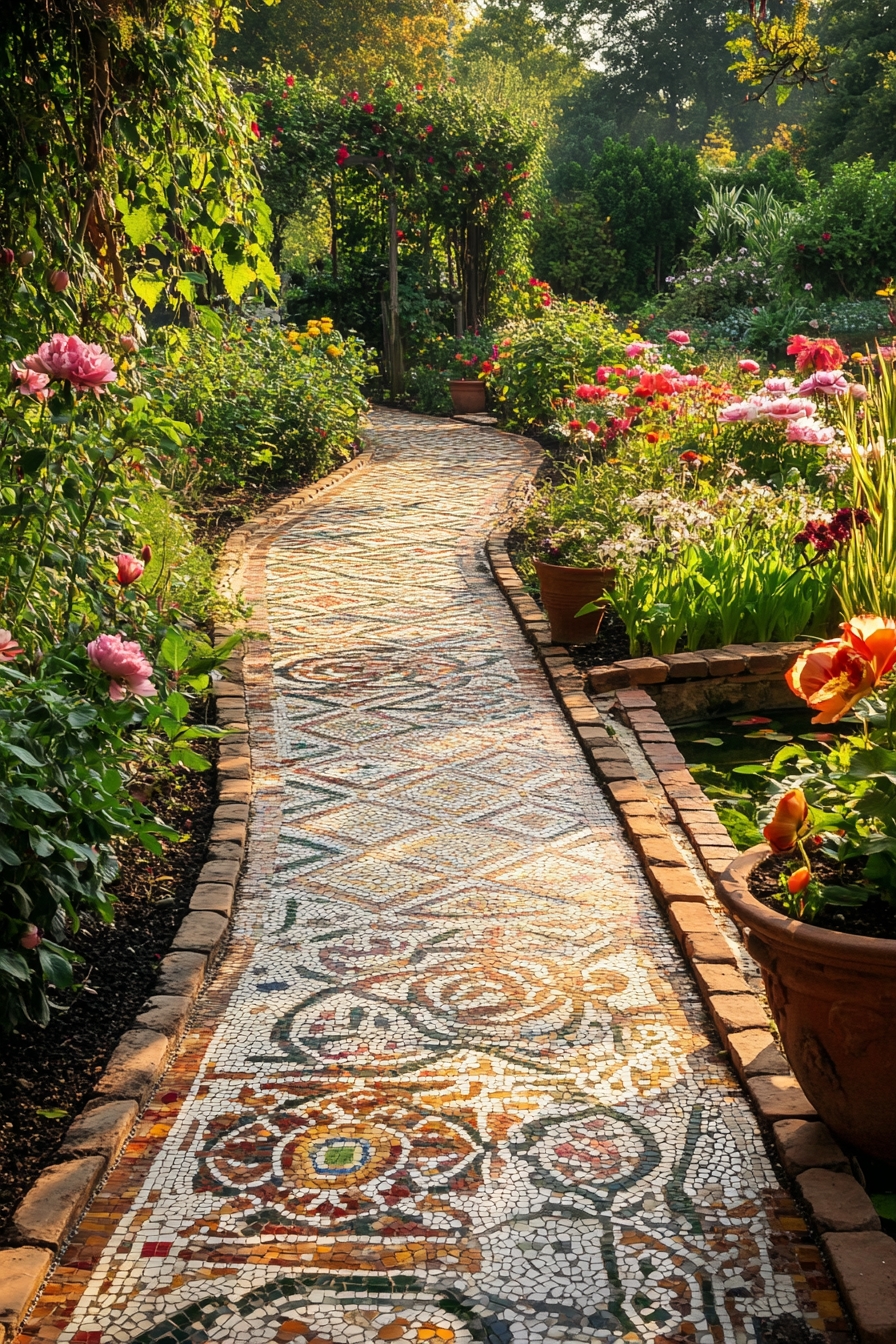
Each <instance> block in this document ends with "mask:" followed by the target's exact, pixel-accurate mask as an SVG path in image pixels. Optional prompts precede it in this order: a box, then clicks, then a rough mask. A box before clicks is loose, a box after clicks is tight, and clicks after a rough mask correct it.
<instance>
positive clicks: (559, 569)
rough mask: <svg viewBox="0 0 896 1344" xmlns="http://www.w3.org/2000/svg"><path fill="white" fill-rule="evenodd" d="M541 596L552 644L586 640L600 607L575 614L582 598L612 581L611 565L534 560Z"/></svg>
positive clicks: (601, 591) (595, 626) (593, 596)
mask: <svg viewBox="0 0 896 1344" xmlns="http://www.w3.org/2000/svg"><path fill="white" fill-rule="evenodd" d="M532 563H533V564H534V565H535V570H536V573H537V574H538V585H539V588H540V589H541V600H542V602H543V604H544V609H545V611H546V612H547V614H548V620H549V621H550V622H551V639H552V640H553V641H554V643H555V644H587V643H588V642H589V641H590V640H592V639H594V637H595V635H596V634H597V632H598V630H599V629H600V623H601V621H602V620H603V618H604V607H601V608H600V610H599V611H595V612H592V613H591V615H590V616H576V612H577V611H579V610H581V608H582V607H584V605H585V603H586V602H593V601H594V600H595V599H596V598H598V597H602V596H603V594H604V593H606V592H608V591H609V589H610V588H612V587H613V586H614V584H615V583H616V571H615V569H597V568H585V567H580V566H578V565H547V564H545V562H544V561H543V560H534V561H533V562H532Z"/></svg>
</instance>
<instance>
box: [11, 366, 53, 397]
mask: <svg viewBox="0 0 896 1344" xmlns="http://www.w3.org/2000/svg"><path fill="white" fill-rule="evenodd" d="M9 372H10V373H11V375H12V377H13V378H15V380H16V382H17V383H18V386H17V387H16V391H17V392H18V393H19V394H20V395H21V396H23V397H37V400H38V401H48V400H49V399H50V397H52V395H53V389H52V388H50V389H49V390H47V383H48V382H49V381H50V380H49V378H48V377H47V375H46V374H45V373H35V372H34V370H33V369H23V368H20V367H19V365H18V364H16V363H12V364H10V366H9Z"/></svg>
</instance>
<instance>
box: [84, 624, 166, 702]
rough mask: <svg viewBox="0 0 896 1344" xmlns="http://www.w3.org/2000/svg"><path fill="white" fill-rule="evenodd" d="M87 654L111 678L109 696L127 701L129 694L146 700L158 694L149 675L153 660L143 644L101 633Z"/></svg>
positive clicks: (90, 645) (92, 641)
mask: <svg viewBox="0 0 896 1344" xmlns="http://www.w3.org/2000/svg"><path fill="white" fill-rule="evenodd" d="M87 657H88V658H89V659H90V661H91V662H92V663H93V665H94V667H96V668H99V670H100V672H103V673H105V675H106V676H107V677H108V678H109V696H110V698H111V699H112V700H116V701H118V700H123V699H124V698H125V696H126V695H136V696H138V697H140V698H141V699H145V698H147V697H149V696H152V695H158V691H157V690H156V688H155V686H153V684H152V682H151V681H150V680H149V678H150V677H151V676H152V663H151V662H150V661H149V659H148V658H147V657H146V654H145V653H144V652H143V650H142V649H141V647H140V645H139V644H136V643H134V642H133V641H132V640H126V639H123V638H122V637H121V635H98V636H97V638H96V639H92V640H91V641H90V643H89V644H88V645H87Z"/></svg>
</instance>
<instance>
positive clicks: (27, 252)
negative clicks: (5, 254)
mask: <svg viewBox="0 0 896 1344" xmlns="http://www.w3.org/2000/svg"><path fill="white" fill-rule="evenodd" d="M33 260H34V251H33V250H32V248H30V247H26V248H25V249H24V250H23V251H21V252H20V253H19V265H20V266H30V265H31V263H32V261H33Z"/></svg>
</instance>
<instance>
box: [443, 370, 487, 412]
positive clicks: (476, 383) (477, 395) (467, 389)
mask: <svg viewBox="0 0 896 1344" xmlns="http://www.w3.org/2000/svg"><path fill="white" fill-rule="evenodd" d="M448 389H449V391H450V393H451V405H452V406H453V407H454V409H455V410H456V411H457V413H458V415H475V414H476V413H477V412H478V411H484V410H485V383H483V382H482V381H481V380H480V379H479V378H449V380H448Z"/></svg>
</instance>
